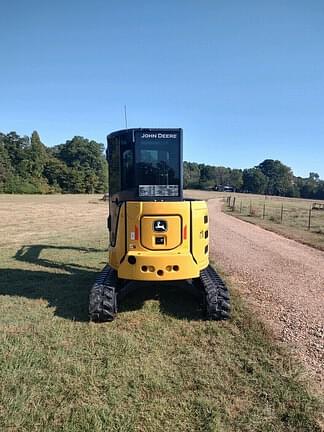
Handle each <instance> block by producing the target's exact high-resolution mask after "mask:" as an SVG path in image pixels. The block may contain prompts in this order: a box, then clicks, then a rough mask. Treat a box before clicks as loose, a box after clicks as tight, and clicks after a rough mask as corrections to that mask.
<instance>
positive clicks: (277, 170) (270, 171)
mask: <svg viewBox="0 0 324 432" xmlns="http://www.w3.org/2000/svg"><path fill="white" fill-rule="evenodd" d="M256 168H258V169H259V170H260V171H262V173H263V174H264V175H265V176H266V177H267V178H268V183H267V188H266V193H267V194H268V195H282V196H285V195H287V194H288V192H289V190H291V187H292V185H293V184H294V175H293V172H292V170H291V168H289V167H288V166H286V165H284V164H283V163H281V162H280V161H278V160H273V159H266V160H264V161H263V162H261V163H260V164H259V165H258V166H257V167H256Z"/></svg>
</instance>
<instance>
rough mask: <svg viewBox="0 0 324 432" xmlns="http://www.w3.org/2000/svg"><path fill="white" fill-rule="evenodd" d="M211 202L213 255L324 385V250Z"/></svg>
mask: <svg viewBox="0 0 324 432" xmlns="http://www.w3.org/2000/svg"><path fill="white" fill-rule="evenodd" d="M221 205H222V203H221V201H220V200H216V199H213V200H209V201H208V207H209V216H210V231H211V238H210V241H211V243H210V247H211V258H212V259H214V260H215V263H216V264H217V265H218V264H219V265H220V267H221V268H222V269H223V270H224V271H225V272H226V273H227V274H228V275H229V278H230V280H231V281H233V282H234V283H235V285H236V286H238V288H239V290H240V292H241V293H242V295H243V297H244V298H245V299H246V300H247V301H248V303H249V304H250V305H251V306H252V309H253V310H254V311H255V312H256V315H257V316H258V317H261V318H262V319H264V320H265V321H266V322H267V323H268V324H269V325H270V327H271V328H272V330H273V331H274V334H275V335H276V336H277V337H278V338H279V340H280V341H283V342H286V343H288V344H289V346H290V347H291V348H292V350H293V352H294V353H295V354H296V356H298V358H299V359H301V360H302V362H303V363H304V364H305V365H306V367H307V369H308V370H309V371H310V373H311V375H312V376H313V377H315V379H316V380H317V381H318V382H319V385H320V387H323V364H324V356H323V353H324V343H323V342H324V295H323V294H324V252H321V251H319V250H316V249H312V248H311V247H308V246H305V245H302V244H300V243H297V242H295V241H293V240H289V239H286V238H284V237H281V236H279V235H277V234H275V233H272V232H269V231H266V230H264V229H262V228H259V227H257V226H255V225H252V224H249V223H247V222H243V221H241V220H239V219H236V218H234V217H232V216H229V215H226V214H224V213H222V212H221Z"/></svg>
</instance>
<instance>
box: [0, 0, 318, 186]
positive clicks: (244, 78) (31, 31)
mask: <svg viewBox="0 0 324 432" xmlns="http://www.w3.org/2000/svg"><path fill="white" fill-rule="evenodd" d="M0 53H1V57H0V131H2V132H5V133H7V132H9V131H12V130H15V131H17V133H19V134H22V135H23V134H27V135H30V134H31V132H32V131H33V130H34V129H36V130H37V131H38V132H39V133H40V136H41V138H42V141H43V142H44V143H45V144H46V145H55V144H59V143H62V142H65V141H66V140H67V139H71V138H72V137H73V136H74V135H82V136H85V137H87V138H91V139H95V140H97V141H99V142H105V137H106V135H107V133H109V132H111V131H113V130H116V129H120V128H123V127H124V126H125V123H124V115H123V106H124V104H127V109H128V126H129V127H182V128H183V129H184V158H185V159H186V160H190V161H196V162H203V163H208V164H213V165H224V166H230V167H232V168H248V167H252V166H254V165H256V164H258V163H259V162H261V161H262V160H264V159H265V158H271V159H279V160H281V161H282V162H283V163H285V164H287V165H289V166H290V167H291V168H292V169H293V171H294V172H295V174H296V175H302V176H307V175H308V173H309V172H310V171H315V172H318V173H319V174H320V176H321V178H324V1H323V0H271V1H270V0H245V1H242V0H236V1H235V0H200V1H197V0H139V1H134V0H124V1H122V0H88V1H84V0H65V1H63V0H55V1H54V0H53V1H50V0H28V1H24V0H20V1H19V0H0Z"/></svg>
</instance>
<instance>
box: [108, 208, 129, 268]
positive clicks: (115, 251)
mask: <svg viewBox="0 0 324 432" xmlns="http://www.w3.org/2000/svg"><path fill="white" fill-rule="evenodd" d="M125 208H126V204H122V206H121V209H120V211H119V219H118V227H117V236H116V244H115V246H114V247H113V246H109V249H108V260H109V264H110V265H111V267H113V268H114V269H116V270H117V269H118V267H119V264H120V261H121V260H122V258H123V257H124V255H125V254H126V251H125Z"/></svg>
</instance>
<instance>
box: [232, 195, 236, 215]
mask: <svg viewBox="0 0 324 432" xmlns="http://www.w3.org/2000/svg"><path fill="white" fill-rule="evenodd" d="M235 201H236V197H234V198H233V205H232V211H233V212H234V211H235Z"/></svg>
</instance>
